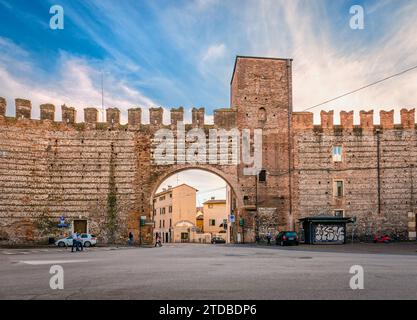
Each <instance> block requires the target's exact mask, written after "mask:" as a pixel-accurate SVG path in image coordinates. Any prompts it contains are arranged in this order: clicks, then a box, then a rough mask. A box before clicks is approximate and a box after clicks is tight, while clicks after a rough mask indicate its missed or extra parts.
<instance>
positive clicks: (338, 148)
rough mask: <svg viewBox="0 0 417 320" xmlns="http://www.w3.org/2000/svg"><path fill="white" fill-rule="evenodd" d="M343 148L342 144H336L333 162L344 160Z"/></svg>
mask: <svg viewBox="0 0 417 320" xmlns="http://www.w3.org/2000/svg"><path fill="white" fill-rule="evenodd" d="M342 152H343V148H342V147H341V146H334V147H333V151H332V156H333V162H342Z"/></svg>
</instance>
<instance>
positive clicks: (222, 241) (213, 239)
mask: <svg viewBox="0 0 417 320" xmlns="http://www.w3.org/2000/svg"><path fill="white" fill-rule="evenodd" d="M211 243H212V244H216V243H226V240H224V239H223V238H222V237H213V238H212V239H211Z"/></svg>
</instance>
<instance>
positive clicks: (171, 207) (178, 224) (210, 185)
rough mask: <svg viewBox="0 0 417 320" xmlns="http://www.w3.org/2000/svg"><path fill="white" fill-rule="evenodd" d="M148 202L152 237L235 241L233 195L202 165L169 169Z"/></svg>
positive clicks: (169, 240)
mask: <svg viewBox="0 0 417 320" xmlns="http://www.w3.org/2000/svg"><path fill="white" fill-rule="evenodd" d="M151 206H152V220H153V223H154V231H153V235H154V239H155V240H157V239H159V240H160V241H161V242H162V243H201V244H207V243H213V242H217V243H231V242H234V234H235V230H234V221H235V217H236V216H235V214H236V213H235V211H236V196H235V192H234V191H233V188H232V187H231V185H230V184H229V183H228V182H227V181H226V180H225V179H224V178H222V177H220V176H219V175H218V174H215V173H213V172H211V171H208V170H202V169H182V170H179V171H176V172H171V173H170V174H169V175H167V177H165V179H164V180H163V181H162V182H160V183H159V185H158V186H157V187H156V188H155V190H154V192H153V194H152V197H151Z"/></svg>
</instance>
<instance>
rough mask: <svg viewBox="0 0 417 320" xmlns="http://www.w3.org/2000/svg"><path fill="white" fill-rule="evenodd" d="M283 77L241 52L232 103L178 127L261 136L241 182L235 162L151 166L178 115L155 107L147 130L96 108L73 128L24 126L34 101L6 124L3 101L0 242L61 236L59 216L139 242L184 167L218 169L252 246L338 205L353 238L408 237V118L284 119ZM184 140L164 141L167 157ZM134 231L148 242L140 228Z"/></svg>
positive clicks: (412, 149)
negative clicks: (162, 192)
mask: <svg viewBox="0 0 417 320" xmlns="http://www.w3.org/2000/svg"><path fill="white" fill-rule="evenodd" d="M291 79H292V74H291V60H288V59H265V58H248V57H238V58H237V59H236V64H235V70H234V74H233V77H232V82H231V108H226V109H219V110H215V111H214V124H213V125H207V124H205V123H204V117H205V112H204V108H199V109H196V108H194V109H193V111H192V123H191V124H186V125H185V130H186V131H187V132H188V131H189V130H191V129H193V128H202V129H203V130H204V133H205V137H206V139H207V141H209V138H210V130H211V129H226V130H230V129H232V128H237V129H239V130H240V131H242V130H244V129H250V130H251V132H252V134H253V131H254V130H255V129H262V139H263V145H262V152H263V159H262V162H263V163H262V168H263V170H264V173H265V178H266V179H265V181H259V179H258V177H257V176H247V175H244V174H243V168H244V165H242V164H238V165H236V164H229V165H220V164H213V163H198V162H197V163H193V164H190V163H182V162H181V161H179V163H175V164H170V165H162V164H157V163H156V162H155V159H154V157H155V154H154V151H155V140H154V138H155V137H154V134H155V132H156V131H157V130H159V129H162V128H164V129H172V130H173V138H174V139H176V138H178V134H179V133H178V132H177V129H178V121H182V120H183V119H184V110H183V108H178V109H172V110H171V121H170V124H166V125H165V124H163V122H162V119H163V118H164V117H163V112H164V111H163V108H152V109H150V124H143V123H142V110H141V109H140V108H132V109H129V111H128V123H127V124H126V125H121V124H120V123H119V122H120V111H119V110H118V109H116V108H111V109H108V110H107V112H106V120H105V122H103V123H101V122H98V121H99V117H98V111H97V109H95V108H87V109H85V110H84V122H83V123H76V122H75V119H76V110H75V109H74V108H73V107H67V106H65V105H64V106H62V121H61V122H58V121H56V119H55V107H54V106H53V105H51V104H45V105H42V106H40V109H41V112H40V114H41V120H33V119H31V111H32V110H31V109H32V104H31V102H30V101H28V100H23V99H16V101H15V106H16V117H15V118H11V117H6V116H5V109H6V100H5V99H3V98H0V241H2V240H3V241H5V242H26V241H38V240H43V241H44V240H45V237H48V236H61V235H63V234H64V233H68V232H69V231H70V229H58V228H57V224H58V219H59V217H61V216H64V217H65V219H66V222H67V223H70V224H71V223H72V222H73V221H74V220H86V221H88V229H89V230H88V231H89V232H90V233H93V234H96V235H97V236H98V237H99V239H100V241H102V242H125V241H126V238H127V234H128V232H129V231H133V233H134V234H135V238H136V239H137V237H138V235H139V230H140V228H139V219H140V217H141V216H146V217H147V219H148V221H150V220H151V218H152V215H151V212H152V196H153V195H154V193H155V192H156V190H157V188H158V186H159V185H160V184H161V183H162V182H163V181H164V180H165V179H166V178H168V177H169V176H170V175H172V174H174V173H176V172H178V171H181V170H185V169H191V168H196V169H202V170H208V171H210V172H212V173H214V174H217V175H218V176H220V177H222V178H223V179H224V180H225V181H226V182H227V183H228V184H229V186H230V187H231V189H232V190H233V197H234V200H235V202H236V210H235V212H234V213H235V214H236V215H237V217H236V218H237V219H236V221H239V219H240V218H243V219H244V226H243V227H241V226H239V223H237V224H236V225H235V228H234V236H235V240H236V239H237V237H236V235H237V233H240V234H244V241H246V242H249V241H252V240H253V239H254V235H255V234H256V233H266V232H274V231H278V230H285V229H286V230H292V229H298V228H299V224H298V219H300V218H303V217H307V216H316V215H333V214H334V213H335V210H343V214H344V215H345V216H348V217H356V218H357V225H356V234H357V235H358V236H361V237H365V236H366V235H367V234H374V233H377V232H387V233H397V234H400V235H402V236H403V237H406V236H407V233H408V232H409V231H410V232H411V231H413V232H414V233H415V213H416V209H415V207H416V201H417V194H416V192H417V191H416V189H417V188H416V187H415V181H416V179H417V173H416V169H415V167H416V163H415V162H416V156H417V133H416V126H415V116H414V115H415V111H414V110H405V109H404V110H402V111H401V123H400V124H394V120H393V119H394V117H393V112H385V111H383V112H381V124H380V125H374V123H373V112H361V114H360V119H361V124H360V125H354V123H353V112H342V113H341V115H340V116H341V125H339V126H336V125H334V121H333V116H334V113H333V112H322V113H321V123H320V125H314V123H313V114H311V113H305V112H304V113H300V112H295V113H293V112H292V80H291ZM251 140H252V142H253V137H252V138H251ZM191 143H192V142H190V141H188V142H186V143H184V144H178V143H174V141H173V140H172V141H169V142H168V146H169V148H171V149H172V150H174V151H176V154H177V155H176V157H175V160H176V161H177V160H181V159H179V158H178V152H180V153H181V152H185V150H186V149H187V147H189V146H190V144H191ZM228 143H229V145H230V144H232V143H233V139H230V140H229V142H228ZM334 146H340V147H342V149H343V153H342V161H341V162H334V161H333V158H332V148H333V147H334ZM253 151H254V150H252V152H253ZM207 156H208V157H207V159H210V157H209V155H207ZM221 158H226V159H229V160H231V159H232V158H233V155H232V154H231V153H230V150H226V151H224V150H221V149H220V150H218V152H217V153H216V155H215V159H221ZM335 181H343V183H344V194H343V196H342V197H336V196H335V190H334V182H335ZM413 217H414V218H413ZM413 221H414V222H413ZM141 232H142V238H143V240H144V241H147V242H150V241H152V239H151V238H150V237H151V234H152V230H151V228H150V227H149V226H146V227H144V228H142V229H141Z"/></svg>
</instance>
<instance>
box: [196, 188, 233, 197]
mask: <svg viewBox="0 0 417 320" xmlns="http://www.w3.org/2000/svg"><path fill="white" fill-rule="evenodd" d="M222 189H226V186H224V187H220V188H215V189H210V190H206V191H204V192H200V191H199V192H198V194H199V195H201V194H205V193H209V192H213V191H217V190H222Z"/></svg>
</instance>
